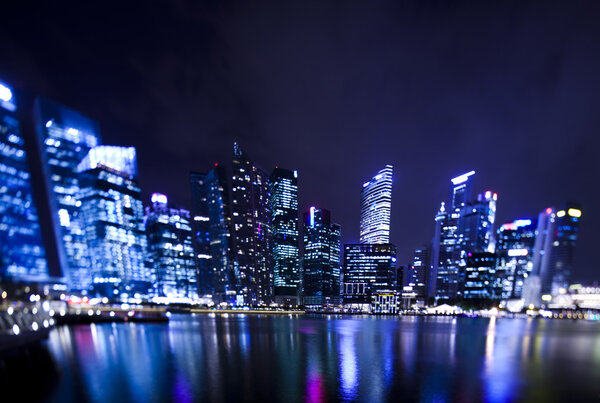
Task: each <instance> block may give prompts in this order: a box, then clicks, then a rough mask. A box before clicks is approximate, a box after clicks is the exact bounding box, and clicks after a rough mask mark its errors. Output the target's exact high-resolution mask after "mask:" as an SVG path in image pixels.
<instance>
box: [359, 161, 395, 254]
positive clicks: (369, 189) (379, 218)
mask: <svg viewBox="0 0 600 403" xmlns="http://www.w3.org/2000/svg"><path fill="white" fill-rule="evenodd" d="M391 213H392V166H391V165H386V166H385V168H383V169H382V170H380V171H379V172H377V174H376V175H375V176H374V177H373V178H372V179H371V180H369V181H368V182H365V183H364V184H363V188H362V191H361V194H360V243H363V244H387V243H389V242H390V220H391Z"/></svg>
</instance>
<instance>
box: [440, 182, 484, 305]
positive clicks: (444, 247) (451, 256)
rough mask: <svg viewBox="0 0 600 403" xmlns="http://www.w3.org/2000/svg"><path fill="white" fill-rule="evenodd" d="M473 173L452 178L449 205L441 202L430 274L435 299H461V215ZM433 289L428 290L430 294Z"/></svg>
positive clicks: (462, 264) (469, 192)
mask: <svg viewBox="0 0 600 403" xmlns="http://www.w3.org/2000/svg"><path fill="white" fill-rule="evenodd" d="M474 174H475V171H470V172H467V173H465V174H463V175H460V176H457V177H456V178H453V179H451V183H452V185H451V187H450V202H449V204H448V207H446V205H445V204H444V203H442V205H441V207H440V210H439V212H438V213H437V215H436V217H435V221H436V233H435V237H434V247H433V252H434V253H433V256H432V259H433V261H432V262H433V264H432V275H433V276H435V296H436V299H443V300H447V299H456V298H461V297H462V285H463V284H464V267H465V258H466V254H465V251H464V248H463V247H462V243H461V239H462V237H461V233H460V228H463V227H464V225H463V224H462V222H461V221H460V220H461V212H463V211H464V210H463V209H464V208H465V207H466V206H467V203H469V201H470V200H471V191H472V183H471V176H472V175H474ZM431 291H432V290H430V292H431Z"/></svg>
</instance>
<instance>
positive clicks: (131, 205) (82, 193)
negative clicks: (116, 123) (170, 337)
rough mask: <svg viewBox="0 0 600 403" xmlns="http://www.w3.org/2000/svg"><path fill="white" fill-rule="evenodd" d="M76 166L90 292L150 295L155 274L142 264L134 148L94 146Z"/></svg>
mask: <svg viewBox="0 0 600 403" xmlns="http://www.w3.org/2000/svg"><path fill="white" fill-rule="evenodd" d="M77 172H78V173H80V175H79V185H78V186H79V188H80V190H79V192H78V194H77V205H78V206H79V217H80V219H81V221H82V223H83V228H84V229H85V230H84V234H85V240H86V244H87V250H88V253H89V259H90V267H89V275H90V278H91V292H92V294H94V295H96V296H99V297H108V298H111V299H115V300H121V301H127V300H128V299H129V298H136V299H140V298H141V299H147V298H149V290H150V287H151V284H152V283H153V281H154V276H153V273H152V270H151V268H150V267H148V265H147V264H146V263H147V262H146V247H147V243H146V233H145V229H144V207H143V205H142V198H141V191H140V188H139V185H138V179H137V162H136V152H135V148H133V147H116V146H97V147H94V148H92V149H91V150H90V151H89V152H88V154H87V156H86V157H85V158H84V159H83V160H82V161H81V162H80V163H79V165H78V168H77Z"/></svg>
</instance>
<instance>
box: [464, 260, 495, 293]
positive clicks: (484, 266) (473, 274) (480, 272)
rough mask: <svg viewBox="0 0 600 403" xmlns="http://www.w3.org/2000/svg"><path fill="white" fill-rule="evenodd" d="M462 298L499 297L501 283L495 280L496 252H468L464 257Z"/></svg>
mask: <svg viewBox="0 0 600 403" xmlns="http://www.w3.org/2000/svg"><path fill="white" fill-rule="evenodd" d="M464 270H465V274H464V286H463V289H462V297H463V298H464V299H471V300H473V299H477V300H490V299H500V298H501V296H502V295H501V292H502V288H501V284H500V282H498V281H496V279H497V276H496V254H495V253H491V252H468V253H467V256H466V258H465V269H464Z"/></svg>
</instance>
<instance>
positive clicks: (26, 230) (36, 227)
mask: <svg viewBox="0 0 600 403" xmlns="http://www.w3.org/2000/svg"><path fill="white" fill-rule="evenodd" d="M16 110H17V103H16V100H15V96H14V94H13V93H12V91H11V89H10V88H8V87H7V86H5V85H4V84H1V83H0V282H32V281H35V282H46V281H48V279H49V278H48V274H49V273H48V266H47V263H46V256H45V249H44V245H43V242H42V237H41V231H40V223H39V217H38V212H37V208H36V204H35V203H34V200H33V196H32V194H33V193H32V186H31V175H30V170H29V166H28V164H27V159H26V153H25V141H24V139H23V136H22V134H21V127H20V124H19V121H18V120H17V116H16Z"/></svg>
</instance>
